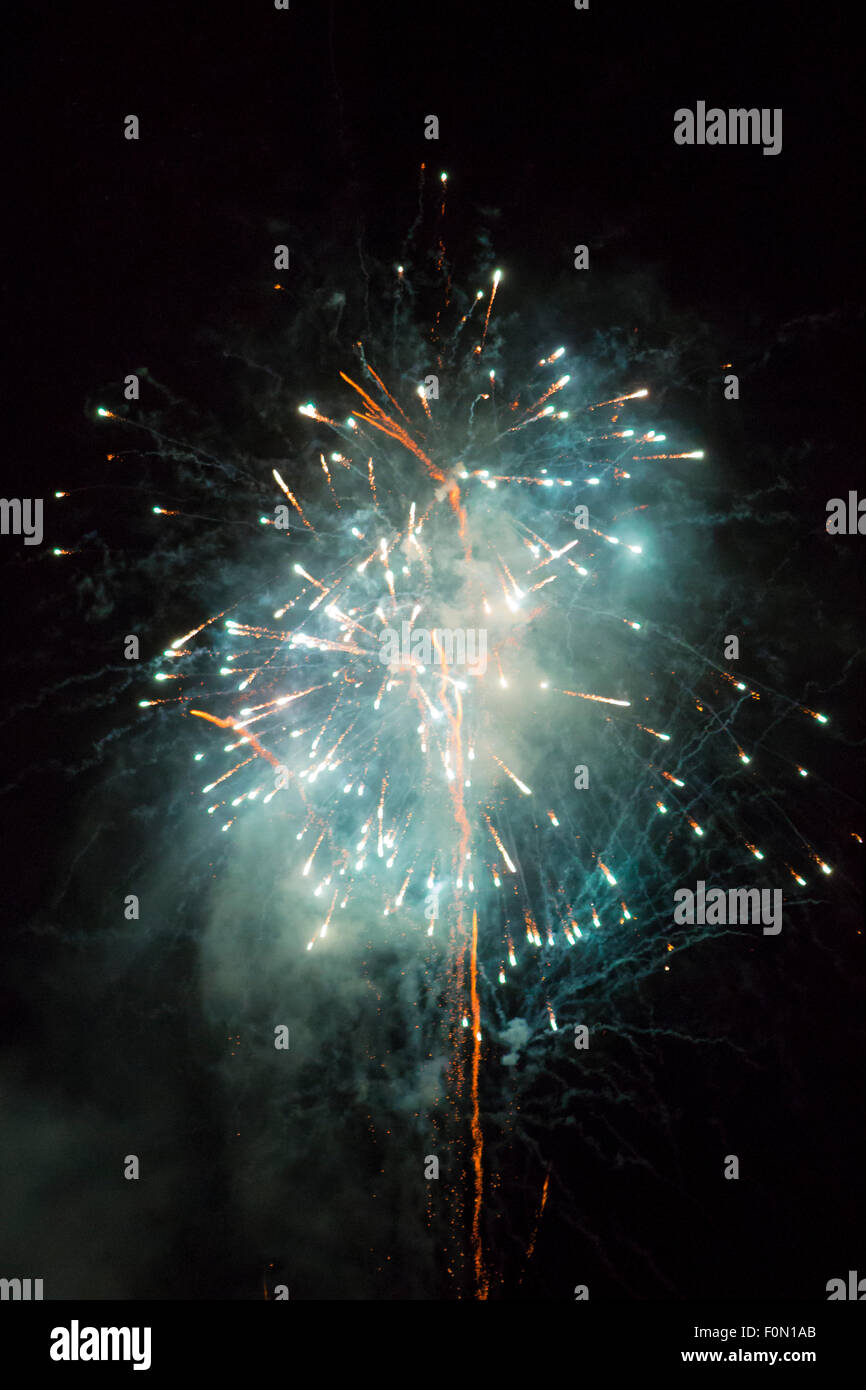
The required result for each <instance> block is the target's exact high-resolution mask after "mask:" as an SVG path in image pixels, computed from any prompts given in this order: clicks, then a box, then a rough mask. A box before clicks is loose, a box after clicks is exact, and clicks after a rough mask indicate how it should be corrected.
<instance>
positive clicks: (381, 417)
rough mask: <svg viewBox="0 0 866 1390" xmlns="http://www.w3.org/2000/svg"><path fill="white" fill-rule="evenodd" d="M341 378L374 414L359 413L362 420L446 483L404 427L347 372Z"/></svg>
mask: <svg viewBox="0 0 866 1390" xmlns="http://www.w3.org/2000/svg"><path fill="white" fill-rule="evenodd" d="M340 376H341V377H342V378H343V380H344V381H346V382H348V384H349V385H350V386H351V387H353V388H354V390H355V391H357V392H358V395H359V396H360V397H361V398H362V400H364V401H365V402H366V404H367V405H368V406H369V408H370V410H371V411H373V412H374V413H373V414H372V415H369V414H363V413H361V412H359V414H360V417H361V419H362V420H365V421H366V422H367V424H368V425H372V426H373V428H374V429H377V430H381V432H382V434H387V435H389V436H390V438H391V439H396V440H397V442H398V443H400V444H402V445H403V448H404V449H408V450H409V452H410V453H412V454H414V455H415V457H416V458H417V459H420V461H421V462H422V463H423V464H424V467H425V468H426V469H427V472H428V473H429V475H430V477H431V478H433V479H434V480H435V481H436V482H437V483H441V482H444V481H445V474H444V473H442V472H440V470H439V469H438V468H437V467H436V466H435V464H434V463H433V462H432V460H431V459H429V458H428V457H427V455H426V454H425V453H424V450H423V449H420V448H419V447H418V445H417V444H416V443H415V441H414V439H413V438H412V437H411V435H410V434H408V432H407V431H406V430H404V428H403V426H402V425H399V424H398V423H397V421H396V420H392V419H391V416H390V415H387V414H386V413H385V411H384V410H383V409H382V407H381V406H380V405H377V403H376V402H375V401H374V400H373V398H372V396H368V395H367V392H366V391H365V390H364V388H363V387H362V386H359V385H358V383H357V381H353V380H352V378H351V377H350V376H346V373H345V372H340Z"/></svg>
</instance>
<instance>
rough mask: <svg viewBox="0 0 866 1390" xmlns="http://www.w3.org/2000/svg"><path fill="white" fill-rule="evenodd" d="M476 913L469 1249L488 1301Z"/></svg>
mask: <svg viewBox="0 0 866 1390" xmlns="http://www.w3.org/2000/svg"><path fill="white" fill-rule="evenodd" d="M477 966H478V913H477V912H476V911H475V910H474V909H473V912H472V961H471V976H470V988H471V992H472V1166H473V1168H474V1169H475V1202H474V1205H473V1210H472V1247H473V1250H474V1254H475V1281H476V1285H477V1297H478V1298H486V1297H487V1275H486V1274H485V1272H484V1261H483V1250H482V1248H481V1199H482V1196H483V1189H484V1174H483V1170H482V1166H481V1160H482V1156H483V1152H484V1139H483V1136H482V1133H481V1121H480V1119H479V1117H478V1068H479V1064H480V1062H481V1005H480V1004H479V1002H478V979H477Z"/></svg>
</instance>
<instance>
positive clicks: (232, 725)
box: [190, 709, 282, 767]
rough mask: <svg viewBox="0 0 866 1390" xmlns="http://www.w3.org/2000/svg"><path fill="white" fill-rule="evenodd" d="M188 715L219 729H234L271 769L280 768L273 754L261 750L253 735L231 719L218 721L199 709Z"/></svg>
mask: <svg viewBox="0 0 866 1390" xmlns="http://www.w3.org/2000/svg"><path fill="white" fill-rule="evenodd" d="M190 714H194V715H195V716H196V718H197V719H207V720H208V722H209V723H210V724H218V725H219V727H220V728H221V729H234V730H235V732H236V733H238V734H241V735H242V737H243V738H245V739H246V741H247V743H248V744H250V746H251V747H252V748H254V749H255V750H256V752H257V753H258V755H259V757H260V758H264V759H265V760H266V761H267V762H269V763H270V765H271V767H282V763H281V762H280V761H279V760H278V759H277V758H275V757H274V755H273V753H269V752H268V750H267V748H263V747H262V745H261V744H260V743H259V741H258V739H257V738H256V737H255V735H254V734H250V733H247V731H246V729H245V728H244V726H243V724H239V723H238V722H237V720H236V719H232V718H231V717H230V718H228V719H218V718H217V716H216V715H215V714H205V712H204V710H201V709H191V710H190Z"/></svg>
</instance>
